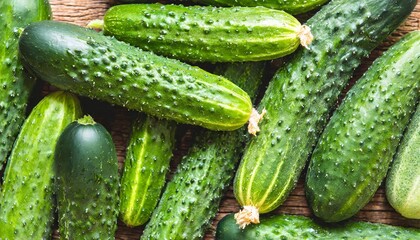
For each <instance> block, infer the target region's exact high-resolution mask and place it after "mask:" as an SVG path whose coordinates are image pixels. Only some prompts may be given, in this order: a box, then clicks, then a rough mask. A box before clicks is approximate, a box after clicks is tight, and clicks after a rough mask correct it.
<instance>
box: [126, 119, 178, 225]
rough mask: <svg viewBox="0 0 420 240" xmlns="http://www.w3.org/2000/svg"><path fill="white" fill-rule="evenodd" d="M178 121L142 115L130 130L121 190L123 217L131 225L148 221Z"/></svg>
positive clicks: (161, 185)
mask: <svg viewBox="0 0 420 240" xmlns="http://www.w3.org/2000/svg"><path fill="white" fill-rule="evenodd" d="M175 129H176V125H175V122H172V121H167V120H161V119H157V118H154V117H151V116H148V115H143V114H141V115H139V117H138V118H137V119H136V120H135V122H134V124H133V128H132V132H131V137H130V142H129V144H128V147H127V153H126V158H125V161H124V172H123V175H122V179H121V190H120V201H121V203H120V219H121V220H122V221H123V222H124V223H125V224H126V225H128V226H139V225H143V224H144V223H146V221H147V220H149V218H150V215H151V214H152V212H153V210H154V209H155V207H156V205H157V203H158V201H159V197H160V195H161V190H162V188H163V186H164V184H165V180H166V173H167V171H168V169H169V161H170V159H171V157H172V148H173V146H174V144H175Z"/></svg>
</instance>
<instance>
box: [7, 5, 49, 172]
mask: <svg viewBox="0 0 420 240" xmlns="http://www.w3.org/2000/svg"><path fill="white" fill-rule="evenodd" d="M50 13H51V11H50V5H49V4H48V1H47V0H20V1H15V0H1V1H0V22H1V24H0V86H1V87H0V99H1V101H0V170H1V168H2V166H3V163H4V162H5V161H6V158H7V156H8V155H9V153H10V151H11V149H12V146H13V142H14V141H15V139H16V136H17V135H18V133H19V129H20V127H21V125H22V123H23V121H24V120H25V110H26V104H27V101H28V97H29V94H30V92H31V90H32V87H33V85H34V82H35V79H34V78H33V77H32V76H30V75H29V74H27V73H26V72H24V71H23V67H22V65H21V63H20V60H19V59H18V38H19V28H23V27H26V26H27V25H28V24H30V23H31V22H35V21H41V20H45V19H49V18H50Z"/></svg>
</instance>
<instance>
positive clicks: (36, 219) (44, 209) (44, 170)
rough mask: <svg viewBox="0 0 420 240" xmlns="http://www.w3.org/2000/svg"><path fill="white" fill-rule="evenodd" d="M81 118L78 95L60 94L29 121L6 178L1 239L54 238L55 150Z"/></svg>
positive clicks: (43, 102)
mask: <svg viewBox="0 0 420 240" xmlns="http://www.w3.org/2000/svg"><path fill="white" fill-rule="evenodd" d="M80 116H81V108H80V103H79V100H78V99H77V98H76V96H74V95H73V94H70V93H65V92H60V91H59V92H55V93H52V94H50V95H48V96H46V97H45V98H44V99H42V100H41V101H40V102H39V103H38V104H37V105H36V106H35V108H34V109H33V110H32V112H31V113H30V115H29V116H28V118H27V119H26V120H25V122H24V124H23V126H22V130H21V132H20V133H19V135H18V138H17V140H16V143H15V145H14V147H13V150H12V153H11V155H10V158H9V161H8V163H7V165H6V171H5V174H4V177H3V178H4V184H3V189H2V190H1V194H0V226H1V227H0V239H3V240H5V239H10V240H11V239H49V238H51V231H52V225H53V223H54V215H53V213H54V208H55V204H54V199H53V188H54V187H53V181H52V179H53V177H54V169H53V163H54V149H55V145H56V143H57V140H58V137H59V136H60V134H61V132H62V131H63V130H64V128H65V127H66V126H67V125H68V124H70V123H71V122H72V121H74V120H75V119H76V118H78V117H80ZM34 126H37V127H34Z"/></svg>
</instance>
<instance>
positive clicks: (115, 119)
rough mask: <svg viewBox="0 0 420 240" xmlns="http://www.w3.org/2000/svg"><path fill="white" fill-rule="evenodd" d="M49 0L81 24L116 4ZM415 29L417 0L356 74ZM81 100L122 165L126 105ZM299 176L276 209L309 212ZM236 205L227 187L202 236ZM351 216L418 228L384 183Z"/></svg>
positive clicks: (120, 234) (56, 11) (186, 131)
mask: <svg viewBox="0 0 420 240" xmlns="http://www.w3.org/2000/svg"><path fill="white" fill-rule="evenodd" d="M50 2H51V5H52V10H53V18H54V20H58V21H64V22H71V23H75V24H78V25H81V26H85V25H86V24H87V23H88V22H89V21H90V20H93V19H98V18H101V17H102V16H103V14H104V12H105V11H106V10H107V9H108V8H109V7H110V6H112V5H114V4H115V2H114V1H113V0H50ZM417 29H420V3H419V1H417V6H416V9H415V10H414V12H413V13H412V14H411V15H410V17H409V18H408V19H407V21H406V22H405V23H404V24H403V25H402V26H400V28H399V29H398V30H397V31H396V32H394V33H393V34H392V36H390V37H389V38H388V40H387V41H386V42H385V43H384V44H382V45H381V46H380V47H379V48H378V49H377V50H375V51H374V52H373V53H372V54H371V56H370V57H369V58H368V59H366V60H365V61H364V64H363V65H362V66H361V67H360V68H358V69H357V71H356V74H355V78H357V77H359V76H360V75H361V74H362V73H363V72H364V71H365V70H366V68H367V67H368V66H369V65H370V63H371V62H372V60H374V59H375V58H376V57H377V56H378V55H379V54H380V53H381V52H382V51H383V50H385V49H387V48H388V46H390V45H391V44H393V43H394V42H395V41H396V40H398V39H399V38H400V37H401V36H402V35H404V34H406V33H407V32H409V31H412V30H417ZM273 65H274V64H273ZM37 90H38V91H39V94H38V95H37V96H35V97H34V102H35V101H36V100H38V99H39V98H40V97H41V96H42V95H45V93H46V92H49V91H50V90H51V87H49V86H46V84H44V83H42V84H41V86H38V89H37ZM83 103H84V111H85V112H86V113H89V114H91V115H93V117H94V118H95V119H97V121H98V122H101V123H102V124H104V125H105V127H107V128H108V129H109V130H110V132H111V134H112V136H113V138H114V141H115V143H116V146H117V152H118V159H119V162H120V167H122V163H123V161H124V155H125V146H126V141H127V138H128V136H129V131H130V127H129V126H130V122H131V118H130V117H131V115H132V114H131V113H130V112H128V111H126V110H125V109H122V108H119V107H112V106H109V105H107V104H105V103H101V102H97V101H90V100H87V99H84V101H83ZM192 135H193V131H191V129H190V128H189V127H188V126H184V127H181V128H180V130H179V131H178V134H177V137H178V143H177V149H176V150H175V153H174V154H175V157H174V161H173V163H172V167H171V169H172V172H173V170H174V168H175V166H176V164H177V163H178V162H179V160H180V158H181V156H182V155H184V154H185V153H186V151H187V149H188V146H189V142H190V139H191V136H192ZM172 172H171V174H172ZM171 174H169V175H171ZM169 177H170V176H169ZM302 179H303V176H302V177H301V180H300V181H299V183H298V185H297V187H296V189H295V190H294V191H293V192H292V194H291V195H290V196H289V198H288V199H287V201H286V202H285V203H284V204H283V205H282V206H281V207H280V208H278V209H277V210H276V211H275V213H288V214H300V215H305V216H311V212H310V210H309V208H308V207H307V204H306V200H305V196H304V191H303V181H302ZM419 204H420V203H419ZM238 209H239V206H238V204H237V203H236V201H235V199H234V197H233V194H232V191H231V189H230V190H229V191H228V192H227V193H226V194H225V196H224V198H223V200H222V202H221V205H220V211H219V213H218V215H217V216H216V218H215V220H214V221H213V225H212V227H211V228H210V229H209V231H207V234H206V237H205V239H213V234H214V229H215V225H216V224H217V222H218V220H220V219H221V218H222V217H223V216H224V215H226V214H227V213H230V212H236V211H238ZM353 219H354V220H362V221H371V222H380V223H386V224H392V225H400V226H411V227H417V228H420V220H408V219H405V218H403V217H401V216H400V215H399V214H398V213H396V212H395V211H394V210H393V209H392V208H391V206H390V205H389V204H388V203H387V201H386V198H385V194H384V189H383V187H381V188H380V189H379V190H378V192H377V193H376V194H375V197H374V198H373V200H372V201H371V202H370V203H369V204H368V205H367V206H366V207H365V208H363V210H362V211H360V212H359V213H358V214H357V215H356V216H355V217H354V218H353ZM141 232H142V228H141V227H138V228H133V229H130V228H127V227H125V226H124V225H123V224H122V223H119V228H118V230H117V235H116V238H117V239H138V238H139V236H140V234H141ZM57 236H58V235H57V232H55V234H54V238H56V237H57Z"/></svg>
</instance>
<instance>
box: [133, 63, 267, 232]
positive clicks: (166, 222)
mask: <svg viewBox="0 0 420 240" xmlns="http://www.w3.org/2000/svg"><path fill="white" fill-rule="evenodd" d="M224 68H225V69H224ZM222 69H223V70H222ZM263 71H264V63H262V62H255V63H238V64H229V65H227V66H226V67H221V66H219V67H218V68H217V69H216V72H217V73H218V74H223V75H224V76H226V77H227V78H228V79H231V80H232V81H234V82H235V83H237V84H239V86H241V87H243V88H244V89H246V90H247V92H248V93H249V94H250V95H251V96H253V95H255V94H256V92H257V89H258V85H259V83H261V80H262V75H263ZM245 137H246V134H245V131H244V129H242V130H237V131H234V132H224V133H220V132H212V131H206V130H204V129H202V130H201V131H200V130H199V132H198V133H197V137H196V139H194V142H193V145H192V147H191V149H190V151H189V152H188V154H187V155H186V156H185V157H184V158H183V159H182V161H181V163H180V165H179V166H178V169H177V172H176V173H175V175H174V177H173V179H172V180H171V181H170V182H169V183H168V184H167V186H166V189H165V191H164V193H163V195H162V197H161V200H160V202H159V204H158V207H157V208H156V210H155V212H154V213H153V215H152V218H151V220H150V222H149V223H148V224H147V225H146V228H145V230H144V232H143V235H142V237H141V238H142V239H188V240H190V239H201V238H203V236H204V232H205V230H206V229H207V227H208V226H209V225H210V223H211V220H212V218H213V217H214V216H215V215H216V213H217V209H218V206H219V203H220V199H221V197H222V194H223V193H224V190H225V189H226V188H227V185H228V184H229V183H230V182H231V179H232V176H233V171H234V169H235V167H236V166H237V163H238V160H239V158H240V156H241V153H242V149H243V143H244V140H245Z"/></svg>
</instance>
